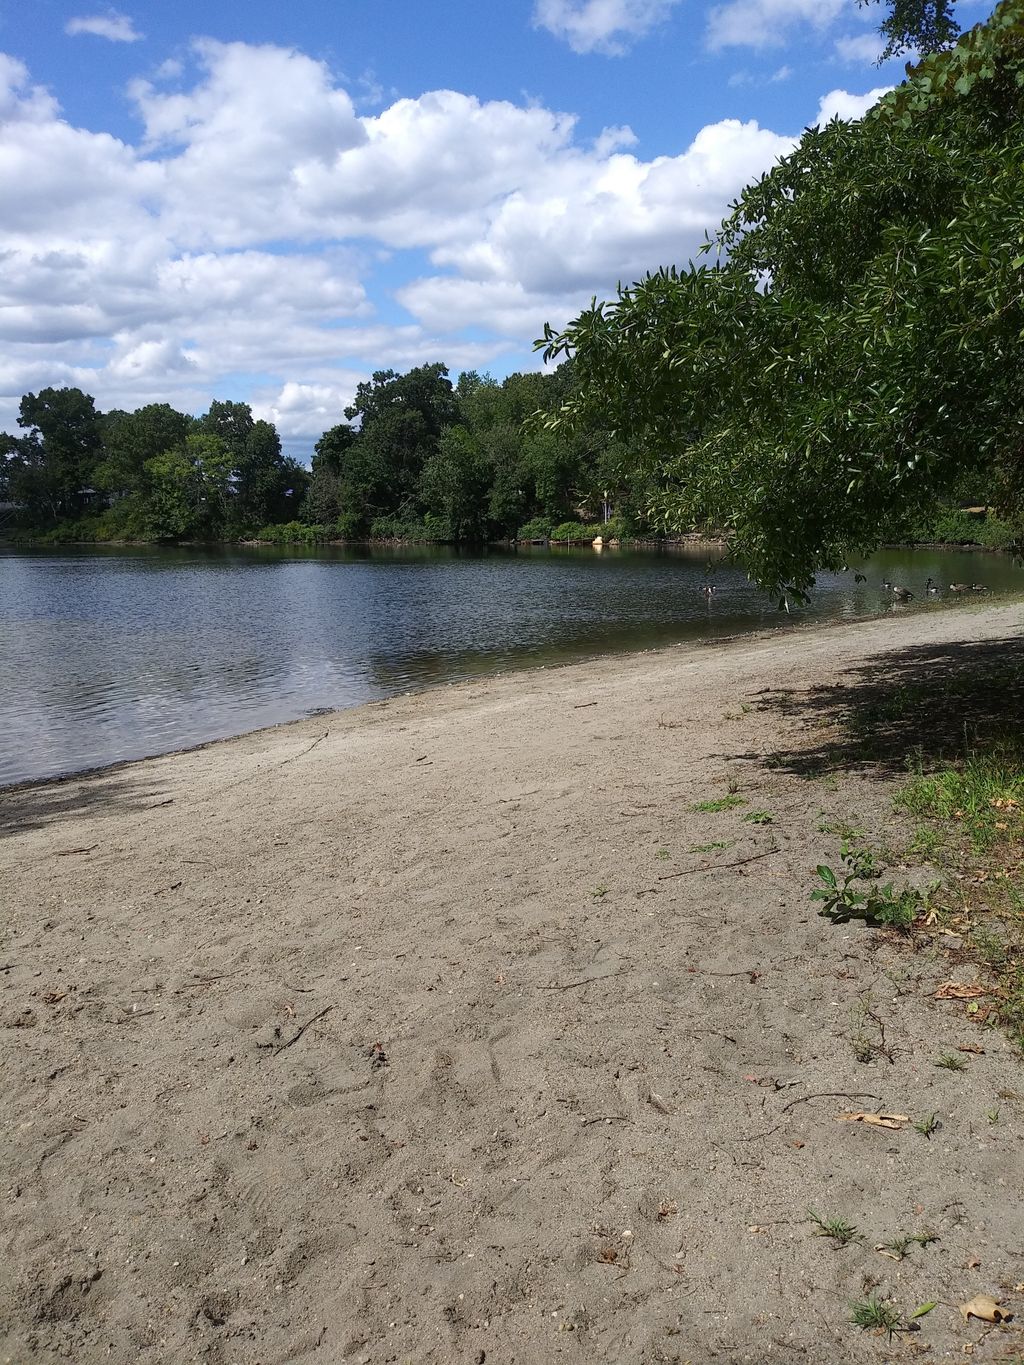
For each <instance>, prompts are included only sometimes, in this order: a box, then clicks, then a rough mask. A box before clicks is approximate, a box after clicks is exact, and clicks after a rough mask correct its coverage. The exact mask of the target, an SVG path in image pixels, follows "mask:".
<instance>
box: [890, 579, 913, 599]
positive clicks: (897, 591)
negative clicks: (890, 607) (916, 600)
mask: <svg viewBox="0 0 1024 1365" xmlns="http://www.w3.org/2000/svg"><path fill="white" fill-rule="evenodd" d="M892 595H893V597H894V598H895V599H896V601H897V602H909V601H910V599H911V598H912V597H913V595H914V594H913V593H912V592H911V591H910V589H909V588H901V587H899V586H898V585H897V584H895V583H894V584H893V589H892Z"/></svg>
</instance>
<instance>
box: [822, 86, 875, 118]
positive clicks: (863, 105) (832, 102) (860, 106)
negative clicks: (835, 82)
mask: <svg viewBox="0 0 1024 1365" xmlns="http://www.w3.org/2000/svg"><path fill="white" fill-rule="evenodd" d="M891 89H892V86H891V85H879V86H877V87H876V88H875V89H874V90H869V91H868V92H867V94H866V95H851V94H849V93H848V92H847V91H846V90H830V91H829V92H828V94H827V95H824V96H823V97H822V100H821V103H820V104H819V105H818V112H817V114H816V115H815V116H814V120H813V122H815V123H816V124H818V125H819V127H820V126H821V125H822V124H825V123H828V122H829V121H830V120H831V119H834V118H841V119H846V120H847V121H850V120H853V119H858V118H863V117H864V115H865V114H866V113H867V112H868V110H869V109H870V108H871V106H872V105H873V104H877V103H878V101H879V100H880V99H881V98H882V96H883V95H887V94H888V93H889V91H890V90H891Z"/></svg>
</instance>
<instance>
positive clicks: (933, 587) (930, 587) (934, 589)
mask: <svg viewBox="0 0 1024 1365" xmlns="http://www.w3.org/2000/svg"><path fill="white" fill-rule="evenodd" d="M924 587H925V592H927V593H928V595H929V597H938V595H939V585H938V583H935V582H934V581H933V580H932V579H930V578H929V580H928V582H927V583H926V584H925V585H924Z"/></svg>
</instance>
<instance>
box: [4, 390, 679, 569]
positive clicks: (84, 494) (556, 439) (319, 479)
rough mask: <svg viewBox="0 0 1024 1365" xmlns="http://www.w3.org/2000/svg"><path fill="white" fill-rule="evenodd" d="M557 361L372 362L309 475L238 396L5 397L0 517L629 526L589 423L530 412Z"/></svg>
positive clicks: (462, 527) (402, 527)
mask: <svg viewBox="0 0 1024 1365" xmlns="http://www.w3.org/2000/svg"><path fill="white" fill-rule="evenodd" d="M572 383H573V371H572V366H571V365H568V366H562V367H561V368H560V369H559V370H557V371H555V372H554V373H552V374H514V375H511V376H510V377H509V378H508V379H506V380H504V382H502V383H498V382H497V381H495V380H493V379H490V378H488V377H486V376H481V375H478V374H475V373H465V374H463V375H461V377H460V378H459V380H458V383H456V384H452V382H451V381H450V379H449V378H448V371H447V369H446V367H445V366H444V365H441V364H434V365H423V366H420V367H418V368H416V369H413V370H410V371H409V372H408V373H407V374H396V373H395V372H394V371H391V370H386V371H381V372H378V373H376V374H374V376H373V378H372V379H371V380H368V381H367V382H365V383H362V384H360V385H359V387H358V389H357V391H356V395H355V399H354V402H353V404H352V406H351V407H349V408H346V409H345V412H344V417H345V418H346V420H345V421H344V422H341V423H339V424H338V425H337V426H334V427H332V428H331V429H330V430H329V431H326V432H324V434H323V436H322V437H321V439H320V440H319V441H318V442H317V445H316V450H315V453H314V455H313V459H312V469H311V470H308V469H306V468H304V467H303V466H302V465H300V464H299V463H298V462H297V461H295V460H292V459H289V458H287V457H285V456H284V455H283V454H282V452H281V442H280V440H279V438H278V434H277V432H276V430H275V429H274V427H273V426H272V425H271V424H270V423H269V422H264V421H257V420H255V419H254V418H253V415H252V412H251V410H250V408H249V407H248V406H247V405H246V404H244V403H232V402H221V401H218V402H214V403H212V404H211V405H210V410H209V412H206V413H204V414H203V415H202V416H200V417H191V416H188V415H186V414H185V413H181V412H176V411H175V410H174V408H172V407H169V406H168V405H167V404H166V403H158V404H150V405H148V406H146V407H143V408H139V409H138V410H137V411H135V412H122V411H113V412H107V413H102V412H98V411H97V410H96V407H95V404H94V402H93V399H92V398H91V397H89V396H88V395H87V394H85V393H82V392H81V391H80V390H78V389H44V390H42V391H41V392H40V393H38V394H33V393H30V394H26V395H25V396H24V398H23V399H22V400H21V407H20V411H19V418H18V422H19V426H20V427H21V428H22V434H20V435H17V436H12V435H7V434H0V502H7V503H11V504H15V505H16V508H14V509H12V510H11V512H10V513H9V515H10V518H11V521H10V524H9V526H8V527H7V528H6V529H7V530H8V533H10V531H11V530H12V529H14V530H15V532H17V531H19V530H20V531H21V532H22V533H23V534H30V535H32V536H33V537H37V538H43V539H46V540H49V541H50V542H60V541H112V540H151V541H175V540H225V539H229V540H239V539H250V538H259V539H263V540H284V541H302V540H306V541H317V540H331V539H341V540H367V539H385V540H389V539H424V540H437V541H452V542H464V543H483V542H487V541H495V540H508V539H514V538H526V539H539V538H543V537H548V536H550V535H551V534H552V532H555V531H558V532H560V533H561V535H560V538H563V539H565V538H570V537H572V536H576V535H585V534H586V533H587V526H586V525H580V524H579V523H587V524H591V525H593V524H594V523H598V522H600V523H602V526H603V525H604V523H605V521H606V517H607V516H609V515H611V514H614V519H613V521H612V522H611V523H610V529H609V530H606V534H639V533H643V532H644V531H645V529H646V522H645V510H644V509H645V507H646V505H647V503H648V502H649V501H650V496H651V492H652V490H650V489H648V488H646V487H645V486H644V484H643V482H642V481H638V480H636V479H634V478H631V477H630V476H629V475H628V473H627V470H628V469H629V468H630V466H631V465H632V464H633V463H634V461H632V460H631V458H630V457H629V452H628V451H626V450H625V448H624V447H623V446H622V445H621V444H620V443H618V442H615V441H613V440H611V439H610V438H609V436H608V434H607V432H606V430H605V429H604V428H603V427H602V426H601V425H600V423H599V422H595V423H590V424H586V423H583V424H579V425H578V426H576V427H575V428H574V429H573V430H572V431H571V432H569V431H568V430H565V431H557V430H548V429H546V428H545V427H544V426H543V424H538V423H536V422H531V421H530V419H531V417H532V416H533V415H534V414H536V413H538V412H542V413H552V412H555V411H557V410H558V409H559V408H560V407H562V406H563V405H564V403H565V402H566V401H567V399H568V396H569V393H570V391H571V386H572Z"/></svg>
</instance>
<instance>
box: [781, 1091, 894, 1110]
mask: <svg viewBox="0 0 1024 1365" xmlns="http://www.w3.org/2000/svg"><path fill="white" fill-rule="evenodd" d="M808 1100H875V1101H876V1102H877V1103H878V1104H881V1103H882V1097H881V1095H869V1094H868V1093H867V1091H865V1090H817V1091H815V1093H814V1094H813V1095H800V1096H799V1097H798V1098H797V1099H795V1100H790V1102H789V1103H788V1104H784V1105H783V1106H782V1110H781V1112H782V1113H783V1114H788V1113H789V1111H790V1110H791V1109H795V1108H796V1106H797V1105H798V1104H806V1102H807V1101H808Z"/></svg>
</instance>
